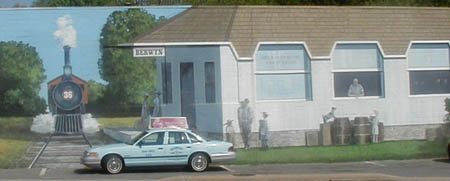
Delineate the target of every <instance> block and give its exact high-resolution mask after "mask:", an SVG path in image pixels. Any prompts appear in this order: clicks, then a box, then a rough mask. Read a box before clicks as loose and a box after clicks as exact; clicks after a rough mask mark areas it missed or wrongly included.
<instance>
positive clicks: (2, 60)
mask: <svg viewBox="0 0 450 181" xmlns="http://www.w3.org/2000/svg"><path fill="white" fill-rule="evenodd" d="M45 78H46V76H45V75H44V67H43V64H42V59H41V58H40V57H39V55H38V53H37V52H36V48H34V47H32V46H30V45H28V44H25V43H22V42H15V41H8V42H0V115H2V116H11V115H14V116H18V115H34V114H38V113H41V112H43V111H45V108H46V103H45V100H44V99H42V98H41V97H39V90H40V85H41V83H42V82H43V81H44V79H45Z"/></svg>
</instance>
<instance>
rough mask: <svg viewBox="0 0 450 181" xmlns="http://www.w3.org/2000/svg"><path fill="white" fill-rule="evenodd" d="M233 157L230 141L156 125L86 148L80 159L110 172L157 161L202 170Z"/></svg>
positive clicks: (153, 163)
mask: <svg viewBox="0 0 450 181" xmlns="http://www.w3.org/2000/svg"><path fill="white" fill-rule="evenodd" d="M235 158H236V153H235V152H234V148H233V144H232V143H228V142H223V141H206V140H204V139H203V138H201V137H200V136H198V135H196V134H195V133H192V132H191V131H189V130H186V129H179V128H158V129H150V130H147V131H143V132H142V133H140V134H139V135H137V136H135V137H134V138H133V139H131V140H130V141H128V142H127V143H119V144H111V145H105V146H100V147H93V148H91V149H89V150H87V151H85V153H84V155H83V156H82V157H81V163H82V164H84V165H86V166H88V167H91V168H103V169H104V170H106V171H107V172H109V173H112V174H117V173H120V172H121V171H122V170H123V168H124V167H125V166H126V167H134V166H158V165H186V166H189V167H190V168H192V170H194V171H196V172H202V171H204V170H206V169H207V168H208V166H209V164H210V163H215V162H223V161H231V160H234V159H235Z"/></svg>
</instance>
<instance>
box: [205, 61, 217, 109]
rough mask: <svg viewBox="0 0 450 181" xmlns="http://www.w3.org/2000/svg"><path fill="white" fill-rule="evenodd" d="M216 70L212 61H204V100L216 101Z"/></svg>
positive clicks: (207, 101) (208, 101)
mask: <svg viewBox="0 0 450 181" xmlns="http://www.w3.org/2000/svg"><path fill="white" fill-rule="evenodd" d="M215 75H216V70H215V68H214V62H205V101H206V103H216V76H215Z"/></svg>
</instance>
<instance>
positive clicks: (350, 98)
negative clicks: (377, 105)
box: [333, 96, 384, 101]
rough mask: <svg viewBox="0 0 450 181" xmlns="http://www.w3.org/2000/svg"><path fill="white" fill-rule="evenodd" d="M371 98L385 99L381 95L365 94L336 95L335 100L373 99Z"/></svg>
mask: <svg viewBox="0 0 450 181" xmlns="http://www.w3.org/2000/svg"><path fill="white" fill-rule="evenodd" d="M371 99H384V97H381V96H364V97H334V98H333V100H337V101H338V100H371Z"/></svg>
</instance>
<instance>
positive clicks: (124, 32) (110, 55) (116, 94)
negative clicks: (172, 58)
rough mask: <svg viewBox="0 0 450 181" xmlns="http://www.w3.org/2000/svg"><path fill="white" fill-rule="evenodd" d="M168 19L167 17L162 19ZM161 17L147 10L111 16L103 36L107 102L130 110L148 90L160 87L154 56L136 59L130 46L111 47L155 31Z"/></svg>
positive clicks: (102, 71) (101, 63) (101, 61)
mask: <svg viewBox="0 0 450 181" xmlns="http://www.w3.org/2000/svg"><path fill="white" fill-rule="evenodd" d="M160 19H161V20H165V19H164V18H160ZM156 24H158V20H156V18H155V17H154V16H152V15H150V14H148V13H147V12H146V11H145V10H142V9H136V8H132V9H128V10H127V11H115V12H113V13H112V14H111V15H110V16H109V17H108V19H107V21H106V24H105V25H104V26H103V29H102V31H101V35H100V50H101V57H100V59H99V61H98V66H99V70H100V75H101V77H102V78H103V79H104V80H105V81H107V82H108V84H107V86H106V90H105V96H108V97H107V98H105V101H109V103H108V105H111V104H114V105H116V104H119V105H120V106H121V107H122V108H124V109H127V107H128V106H130V105H133V104H134V105H136V104H140V102H141V101H142V98H143V95H144V93H145V92H151V91H153V90H155V88H156V67H155V61H154V59H153V58H134V57H133V55H132V50H131V49H128V48H111V47H114V46H116V45H118V44H120V43H127V42H129V41H130V40H131V39H132V38H135V37H137V36H138V35H140V34H142V33H145V32H147V31H149V30H151V29H152V28H153V27H154V26H155V25H156Z"/></svg>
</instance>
